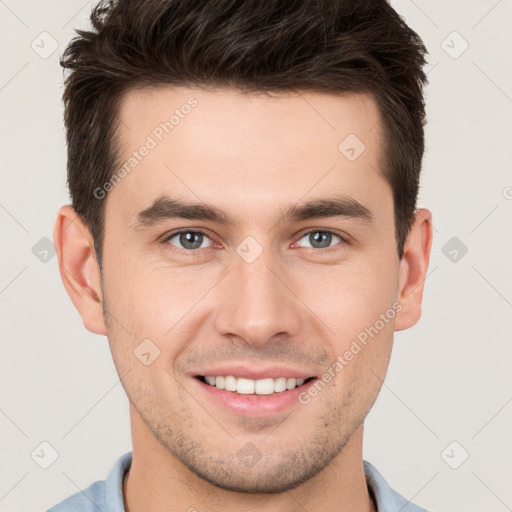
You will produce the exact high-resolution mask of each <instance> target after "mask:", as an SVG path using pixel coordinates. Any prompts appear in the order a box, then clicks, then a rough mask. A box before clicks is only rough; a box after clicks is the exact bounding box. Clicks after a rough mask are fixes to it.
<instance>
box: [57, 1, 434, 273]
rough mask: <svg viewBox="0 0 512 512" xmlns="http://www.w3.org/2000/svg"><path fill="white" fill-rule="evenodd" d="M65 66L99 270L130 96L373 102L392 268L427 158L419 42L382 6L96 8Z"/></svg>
mask: <svg viewBox="0 0 512 512" xmlns="http://www.w3.org/2000/svg"><path fill="white" fill-rule="evenodd" d="M91 22H92V30H91V31H84V30H77V31H76V32H77V34H78V36H77V37H75V38H74V39H73V40H72V41H71V42H70V44H69V45H68V47H67V48H66V50H65V51H64V53H63V55H62V58H61V61H60V63H61V65H62V66H63V68H66V69H68V70H70V71H69V74H68V76H67V77H66V79H65V90H64V94H63V101H64V106H65V114H64V120H65V125H66V137H67V147H68V165H67V171H68V187H69V191H70V195H71V200H72V206H73V208H74V209H75V211H76V212H77V213H78V215H80V217H81V218H82V220H83V221H84V223H85V224H86V225H87V226H88V228H89V229H90V231H91V234H92V236H93V239H94V246H95V251H96V255H97V258H98V263H99V266H100V268H101V266H102V265H101V260H102V245H103V235H104V213H105V212H104V201H102V200H101V199H98V198H97V197H96V195H95V194H94V190H95V189H96V188H97V187H98V186H100V185H101V184H103V183H106V182H108V180H109V179H110V177H111V176H112V175H113V173H114V172H115V171H116V168H117V165H118V164H119V162H118V160H119V158H118V156H119V146H118V139H117V137H116V133H117V127H118V123H119V120H118V118H117V113H118V108H119V104H120V99H121V97H122V95H123V94H124V93H125V92H127V91H129V90H131V89H133V88H136V87H144V86H165V85H169V86H172V85H179V86H193V87H212V86H214V87H215V86H220V87H232V88H235V89H239V90H243V91H247V92H267V93H268V92H286V91H292V90H293V91H297V90H299V91H300V90H311V91H319V92H329V93H334V94H336V93H343V92H363V93H370V94H372V95H373V97H374V98H375V99H376V100H377V103H378V106H379V110H380V113H381V117H382V119H383V123H384V134H385V135H384V136H385V144H384V151H383V155H382V157H383V158H382V161H383V169H381V173H382V175H383V176H384V178H385V179H386V180H387V182H388V183H389V185H390V186H391V189H392V191H393V200H394V215H395V233H396V243H397V250H398V256H399V258H401V257H402V256H403V248H404V242H405V239H406V237H407V234H408V232H409V230H410V227H411V225H412V222H413V219H414V210H415V208H416V199H417V194H418V188H419V177H420V171H421V162H422V157H423V151H424V130H423V127H424V124H425V106H424V100H423V85H424V84H426V83H427V77H426V74H425V73H424V71H423V65H424V64H425V63H426V61H425V54H426V53H427V50H426V48H425V46H424V45H423V42H422V40H421V39H420V37H419V36H418V35H417V34H416V32H414V31H413V30H412V29H411V28H409V27H408V26H407V24H406V23H405V21H404V19H403V18H402V17H401V16H399V15H398V14H397V13H396V11H395V10H394V9H393V8H392V7H391V6H390V5H389V3H388V2H387V1H386V0H357V1H351V0H265V1H259V0H244V1H236V0H217V1H206V0H117V1H114V0H110V1H107V0H102V1H100V2H99V3H98V4H97V5H96V7H95V8H94V9H93V11H92V14H91Z"/></svg>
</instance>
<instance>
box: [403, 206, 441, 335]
mask: <svg viewBox="0 0 512 512" xmlns="http://www.w3.org/2000/svg"><path fill="white" fill-rule="evenodd" d="M431 247H432V213H431V212H430V211H429V210H426V209H424V208H421V209H419V210H416V212H415V218H414V222H413V225H412V227H411V230H410V231H409V235H408V236H407V240H406V242H405V245H404V254H403V257H402V259H401V261H400V269H399V283H398V285H399V286H398V301H399V302H400V304H401V306H402V309H401V310H400V313H399V314H398V315H397V317H396V321H395V331H402V330H404V329H408V328H409V327H412V326H413V325H414V324H416V323H417V322H418V320H419V319H420V316H421V302H422V299H423V288H424V283H425V278H426V276H427V270H428V264H429V261H430V250H431Z"/></svg>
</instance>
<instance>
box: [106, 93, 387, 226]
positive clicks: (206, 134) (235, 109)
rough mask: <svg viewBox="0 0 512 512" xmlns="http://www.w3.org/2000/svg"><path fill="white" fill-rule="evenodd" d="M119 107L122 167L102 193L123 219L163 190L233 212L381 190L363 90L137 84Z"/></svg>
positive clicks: (375, 114) (377, 142) (367, 197)
mask: <svg viewBox="0 0 512 512" xmlns="http://www.w3.org/2000/svg"><path fill="white" fill-rule="evenodd" d="M118 116H119V118H120V121H121V122H120V124H119V129H118V137H119V140H120V142H121V145H120V146H121V148H122V151H121V154H120V155H119V159H120V162H119V165H120V166H122V165H124V166H125V168H126V171H127V172H125V173H124V175H125V177H123V179H122V180H120V181H119V184H116V186H115V188H114V190H113V191H112V192H110V194H109V195H110V196H112V197H114V198H115V197H116V196H117V198H118V199H119V200H120V201H123V204H124V205H125V208H124V209H125V210H126V211H127V212H129V213H130V214H131V217H132V218H133V215H135V214H136V213H137V212H139V211H140V209H141V208H143V207H145V206H148V205H149V204H150V203H151V202H152V201H154V200H155V198H156V197H158V196H160V195H162V194H163V193H168V195H173V196H176V195H178V196H181V197H186V198H190V199H192V198H193V199H195V200H197V199H200V200H201V201H205V202H208V203H209V204H216V205H219V206H220V205H221V204H222V205H229V206H231V209H232V211H233V212H236V211H237V209H238V211H239V212H242V211H247V210H251V211H255V210H256V211H260V210H262V209H265V210H268V211H269V212H270V210H269V208H270V206H271V205H277V207H278V208H280V207H282V206H283V205H285V204H286V205H288V204H290V203H296V202H298V201H299V200H300V199H301V198H304V197H307V196H308V194H309V195H310V194H313V195H315V197H318V196H321V195H322V193H327V192H328V193H329V194H330V195H332V194H333V193H341V194H345V195H351V196H353V197H355V198H356V199H357V200H358V201H360V202H361V203H363V204H364V203H365V201H366V202H373V203H375V202H376V201H377V202H379V193H380V197H381V198H382V193H383V192H386V191H387V193H389V189H387V184H386V183H385V181H384V180H383V178H382V176H381V174H380V171H379V169H380V167H381V164H380V158H381V129H382V128H381V123H380V117H379V111H378V107H377V104H376V102H375V100H374V99H373V98H372V97H371V96H369V95H366V94H343V95H340V94H327V93H320V92H310V91H308V92H305V91H298V92H289V93H279V94H275V93H273V94H272V95H271V96H269V95H266V94H263V93H258V94H254V93H250V94H245V93H243V92H241V91H238V90H235V89H211V90H204V89H198V88H188V87H162V88H145V89H138V90H132V91H129V92H128V93H126V94H125V95H124V97H123V98H122V101H121V104H120V108H119V112H118ZM144 147H146V148H149V149H144ZM134 153H137V155H136V156H134ZM141 153H144V156H142V157H141ZM129 162H131V164H133V165H131V166H130V165H126V164H127V163H129ZM372 194H373V197H371V196H372ZM109 201H111V200H110V199H109ZM127 216H129V215H128V213H127Z"/></svg>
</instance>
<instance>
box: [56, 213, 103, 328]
mask: <svg viewBox="0 0 512 512" xmlns="http://www.w3.org/2000/svg"><path fill="white" fill-rule="evenodd" d="M53 241H54V244H55V247H56V251H57V258H58V263H59V271H60V276H61V279H62V283H63V284H64V288H66V291H67V292H68V295H69V297H70V298H71V300H72V302H73V304H74V305H75V307H76V309H77V310H78V313H79V314H80V316H81V317H82V321H83V323H84V326H85V327H86V329H88V330H89V331H91V332H93V333H95V334H103V335H106V333H107V330H106V326H105V320H104V317H103V306H102V292H101V282H100V270H99V266H98V263H97V261H96V255H95V252H94V244H93V239H92V236H91V234H90V231H89V229H88V228H87V226H86V225H85V224H84V223H83V222H82V220H81V218H80V216H79V215H77V213H76V212H75V210H74V209H73V208H72V207H71V206H70V205H65V206H62V207H61V208H60V210H59V212H58V214H57V220H56V222H55V228H54V231H53Z"/></svg>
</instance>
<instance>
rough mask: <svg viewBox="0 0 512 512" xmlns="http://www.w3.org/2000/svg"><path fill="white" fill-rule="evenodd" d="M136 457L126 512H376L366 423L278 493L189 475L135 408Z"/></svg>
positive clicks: (130, 473)
mask: <svg viewBox="0 0 512 512" xmlns="http://www.w3.org/2000/svg"><path fill="white" fill-rule="evenodd" d="M131 417H132V441H133V457H132V463H131V466H130V469H129V471H128V473H127V474H126V476H125V479H124V482H123V496H124V506H125V511H126V512H142V511H145V512H161V511H164V510H165V511H166V512H178V511H183V510H187V511H190V512H197V511H202V510H208V511H209V512H221V511H225V510H229V509H231V510H233V509H234V510H237V511H239V512H246V511H247V512H248V511H251V512H266V511H269V512H270V511H275V510H279V511H282V512H299V511H301V512H303V511H304V510H339V511H351V512H376V507H375V505H374V503H373V501H372V499H371V497H370V495H369V492H368V488H367V485H366V479H365V475H364V469H363V459H362V439H363V425H361V426H360V427H359V428H358V429H357V430H356V431H355V432H354V435H353V436H352V437H351V439H350V440H349V441H348V443H347V444H346V445H345V446H344V448H343V450H342V451H341V452H340V453H339V454H338V455H337V456H336V457H335V458H334V459H333V460H332V461H331V463H330V464H329V465H328V466H327V467H326V468H324V469H323V470H322V471H320V473H318V474H317V475H315V476H314V477H313V478H311V479H309V480H308V481H306V482H304V483H302V484H301V485H299V486H298V487H296V488H294V489H291V490H289V491H286V492H283V493H279V494H249V493H241V492H233V491H229V490H225V489H221V488H218V487H216V486H214V485H212V484H210V483H209V482H207V481H205V480H203V479H202V478H200V477H199V476H197V475H196V474H195V473H193V472H191V471H190V470H189V469H188V468H187V467H186V466H184V465H183V464H182V463H181V462H180V461H179V460H177V459H176V458H175V457H174V456H173V455H172V454H171V453H170V452H169V451H168V450H167V449H166V448H165V447H163V446H162V445H161V444H160V443H159V442H158V441H157V440H156V439H155V437H154V436H153V435H152V433H151V432H150V431H149V430H148V429H147V427H146V425H145V424H144V423H143V421H142V419H141V418H140V416H139V415H138V414H136V413H134V411H133V410H132V409H131Z"/></svg>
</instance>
